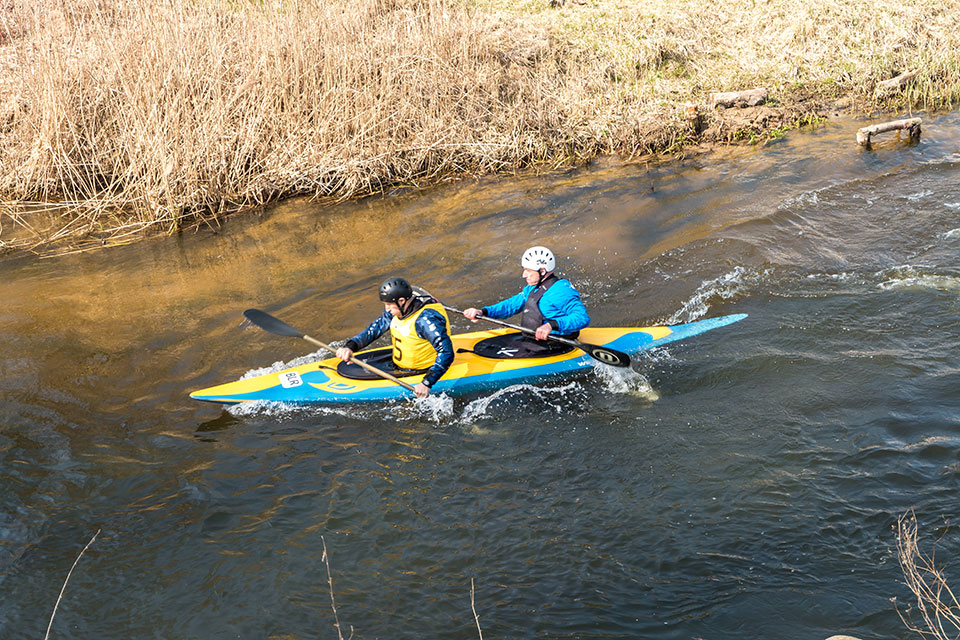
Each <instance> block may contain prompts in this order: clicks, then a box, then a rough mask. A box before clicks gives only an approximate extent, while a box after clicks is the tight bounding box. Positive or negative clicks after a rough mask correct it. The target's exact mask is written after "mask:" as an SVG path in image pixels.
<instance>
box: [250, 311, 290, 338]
mask: <svg viewBox="0 0 960 640" xmlns="http://www.w3.org/2000/svg"><path fill="white" fill-rule="evenodd" d="M243 317H244V318H246V319H247V320H249V321H250V322H252V323H253V324H255V325H257V326H258V327H260V328H261V329H263V330H264V331H269V332H270V333H275V334H277V335H278V336H290V337H291V338H302V337H303V333H302V332H300V331H297V330H296V329H294V328H293V327H291V326H290V325H288V324H287V323H286V322H284V321H283V320H278V319H277V318H274V317H273V316H272V315H270V314H269V313H267V312H266V311H260V309H247V310H246V311H244V312H243Z"/></svg>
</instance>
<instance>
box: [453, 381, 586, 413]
mask: <svg viewBox="0 0 960 640" xmlns="http://www.w3.org/2000/svg"><path fill="white" fill-rule="evenodd" d="M579 388H580V384H579V383H576V382H571V383H570V384H566V385H564V386H562V387H538V386H536V385H532V384H514V385H510V386H509V387H504V388H503V389H498V390H496V391H494V392H493V393H491V394H490V395H489V396H484V397H483V398H477V399H476V400H473V401H471V402H469V403H468V404H467V406H466V407H464V408H463V412H462V413H461V415H460V420H461V421H462V422H473V421H474V420H479V419H480V418H482V417H484V416H485V415H486V413H487V409H488V408H489V407H490V405H491V404H492V403H494V402H495V401H497V400H499V399H501V398H504V397H506V396H510V395H514V394H518V393H532V394H533V395H535V396H538V397H541V398H543V397H545V396H551V395H560V396H562V395H565V394H567V393H568V392H570V391H573V390H576V389H579ZM551 406H553V407H554V408H555V409H556V411H557V413H562V412H563V408H562V407H560V406H559V405H551Z"/></svg>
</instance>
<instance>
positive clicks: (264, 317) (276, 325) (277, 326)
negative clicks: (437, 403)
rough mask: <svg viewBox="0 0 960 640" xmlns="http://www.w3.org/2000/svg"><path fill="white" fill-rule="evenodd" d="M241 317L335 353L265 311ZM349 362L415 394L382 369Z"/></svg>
mask: <svg viewBox="0 0 960 640" xmlns="http://www.w3.org/2000/svg"><path fill="white" fill-rule="evenodd" d="M243 317H245V318H246V319H247V320H249V321H250V322H252V323H253V324H255V325H256V326H258V327H260V328H261V329H263V330H264V331H268V332H270V333H273V334H276V335H278V336H289V337H291V338H303V339H304V340H306V341H307V342H309V343H311V344H315V345H317V346H318V347H320V348H322V349H326V350H327V351H329V352H331V353H336V352H337V351H336V349H334V348H333V347H331V346H330V345H328V344H326V343H324V342H320V341H319V340H317V339H316V338H311V337H310V336H308V335H306V334H305V333H303V332H302V331H300V330H299V329H296V328H294V327H292V326H290V325H289V324H287V323H286V322H284V321H283V320H280V319H279V318H274V317H273V316H272V315H270V314H269V313H267V312H266V311H260V310H259V309H247V310H246V311H244V312H243ZM350 362H352V363H353V364H355V365H358V366H360V367H363V368H364V369H366V370H367V371H369V372H370V373H373V374H375V375H378V376H380V377H381V378H384V379H385V380H389V381H390V382H393V383H395V384H398V385H400V386H401V387H403V388H404V389H408V390H410V391H413V392H414V393H416V390H415V389H414V388H413V387H411V386H410V385H409V384H407V383H406V382H404V381H403V380H399V379H397V378H395V377H393V376H392V375H390V374H389V373H387V372H386V371H384V370H383V369H378V368H376V367H374V366H371V365H369V364H367V363H366V362H363V361H362V360H357V359H356V358H354V357H353V356H350Z"/></svg>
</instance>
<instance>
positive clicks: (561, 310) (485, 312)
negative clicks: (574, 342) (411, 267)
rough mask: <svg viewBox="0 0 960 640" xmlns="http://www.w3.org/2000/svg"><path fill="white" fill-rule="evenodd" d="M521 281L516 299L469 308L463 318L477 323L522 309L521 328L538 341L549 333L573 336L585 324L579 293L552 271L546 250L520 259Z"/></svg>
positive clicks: (552, 263) (587, 319)
mask: <svg viewBox="0 0 960 640" xmlns="http://www.w3.org/2000/svg"><path fill="white" fill-rule="evenodd" d="M520 266H522V267H523V279H524V280H525V281H526V283H527V286H525V287H524V288H523V290H522V291H521V292H520V293H518V294H517V295H515V296H512V297H510V298H507V299H506V300H503V301H501V302H498V303H497V304H493V305H488V306H486V307H483V308H481V309H475V308H473V307H471V308H470V309H466V310H464V312H463V315H464V316H466V317H467V318H469V319H470V320H473V321H474V322H476V319H477V318H478V317H480V316H487V317H488V318H495V319H503V318H509V317H510V316H512V315H514V314H515V313H517V312H519V311H520V310H523V316H522V318H521V319H520V325H521V326H522V327H525V328H527V329H531V330H534V331H536V338H537V340H546V339H547V336H549V335H550V334H551V333H553V334H555V335H558V336H564V337H576V336H577V334H578V333H579V332H580V329H583V328H584V327H586V326H587V325H588V324H590V316H589V315H587V309H586V307H584V306H583V302H581V300H580V294H579V293H577V290H576V289H574V288H573V285H572V284H570V281H569V280H565V279H563V278H558V277H557V276H556V274H555V273H554V272H553V270H554V269H556V267H557V260H556V258H554V256H553V252H552V251H550V249H547V248H546V247H530V248H529V249H527V250H526V251H524V253H523V256H522V257H521V258H520Z"/></svg>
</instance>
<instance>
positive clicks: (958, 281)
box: [877, 265, 960, 293]
mask: <svg viewBox="0 0 960 640" xmlns="http://www.w3.org/2000/svg"><path fill="white" fill-rule="evenodd" d="M877 275H880V276H883V277H885V278H887V279H886V280H885V281H883V282H881V283H880V284H879V285H878V286H879V287H880V288H881V289H883V290H887V291H889V290H891V289H909V288H917V289H933V290H935V291H948V292H951V293H952V292H960V277H957V276H946V275H940V274H936V273H924V272H923V271H922V270H920V269H918V268H917V267H912V266H909V265H907V266H901V267H896V268H894V269H890V270H887V271H883V272H880V273H878V274H877Z"/></svg>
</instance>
